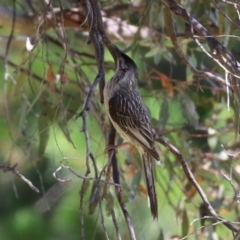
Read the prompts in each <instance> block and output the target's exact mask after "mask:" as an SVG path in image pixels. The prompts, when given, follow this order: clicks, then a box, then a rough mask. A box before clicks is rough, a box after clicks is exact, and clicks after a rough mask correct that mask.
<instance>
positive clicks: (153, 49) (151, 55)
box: [145, 46, 161, 58]
mask: <svg viewBox="0 0 240 240" xmlns="http://www.w3.org/2000/svg"><path fill="white" fill-rule="evenodd" d="M159 52H161V50H160V48H159V46H157V47H154V48H152V49H151V50H150V51H149V52H147V53H146V54H145V58H150V57H153V56H155V55H157V54H159Z"/></svg>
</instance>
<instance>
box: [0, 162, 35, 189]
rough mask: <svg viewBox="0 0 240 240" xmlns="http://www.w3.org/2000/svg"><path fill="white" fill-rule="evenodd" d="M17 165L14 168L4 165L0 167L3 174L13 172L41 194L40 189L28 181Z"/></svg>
mask: <svg viewBox="0 0 240 240" xmlns="http://www.w3.org/2000/svg"><path fill="white" fill-rule="evenodd" d="M16 167H17V163H16V164H15V165H14V166H12V167H6V166H3V165H0V169H1V170H2V171H3V172H11V173H13V174H15V175H16V176H18V177H19V178H21V179H22V180H23V181H24V182H25V183H27V184H28V186H29V187H30V188H31V189H32V190H33V191H35V192H37V193H39V190H38V188H36V187H35V186H34V185H33V184H32V182H31V181H30V180H28V179H27V178H25V177H24V176H23V175H22V174H21V173H20V172H19V171H18V170H17V169H16Z"/></svg>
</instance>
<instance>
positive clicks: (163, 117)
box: [159, 97, 169, 132]
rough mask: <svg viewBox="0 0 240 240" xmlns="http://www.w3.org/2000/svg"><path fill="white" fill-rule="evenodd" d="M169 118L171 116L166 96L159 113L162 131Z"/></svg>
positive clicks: (160, 129)
mask: <svg viewBox="0 0 240 240" xmlns="http://www.w3.org/2000/svg"><path fill="white" fill-rule="evenodd" d="M168 118H169V107H168V100H167V98H166V97H165V98H164V99H163V102H162V106H161V111H160V113H159V131H160V132H161V131H162V130H163V129H164V128H165V126H166V124H167V121H168Z"/></svg>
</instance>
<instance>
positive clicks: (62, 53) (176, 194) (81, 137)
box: [0, 0, 240, 239]
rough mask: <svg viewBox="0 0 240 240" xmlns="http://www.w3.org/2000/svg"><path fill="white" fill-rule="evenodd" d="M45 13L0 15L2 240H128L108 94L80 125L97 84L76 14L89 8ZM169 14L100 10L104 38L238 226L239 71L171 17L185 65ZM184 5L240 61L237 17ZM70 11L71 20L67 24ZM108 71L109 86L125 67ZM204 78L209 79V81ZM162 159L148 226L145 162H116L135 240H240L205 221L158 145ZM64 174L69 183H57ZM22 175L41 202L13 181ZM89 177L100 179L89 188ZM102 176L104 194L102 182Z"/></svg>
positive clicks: (230, 9)
mask: <svg viewBox="0 0 240 240" xmlns="http://www.w3.org/2000/svg"><path fill="white" fill-rule="evenodd" d="M47 2H48V1H45V3H41V4H40V3H39V2H38V1H32V2H31V1H25V2H21V1H14V0H13V1H12V2H11V3H10V2H8V1H5V2H2V3H1V6H0V26H2V28H0V41H1V44H0V59H1V63H2V64H0V76H2V79H3V80H2V82H1V83H0V91H1V97H0V106H1V112H0V116H1V117H0V132H1V137H0V143H1V144H0V157H1V158H0V167H1V169H3V170H4V171H5V172H6V173H5V174H4V171H2V172H1V174H0V181H1V183H2V184H1V188H0V191H1V196H3V197H2V198H1V200H0V202H1V204H0V208H1V216H0V222H1V224H0V238H1V239H79V238H83V236H84V235H85V239H106V238H107V236H108V237H109V239H117V230H116V228H115V227H114V220H113V218H114V217H115V218H116V222H117V226H118V227H119V229H118V230H119V234H120V235H121V236H122V239H128V238H129V235H128V234H129V232H128V229H127V224H126V222H125V219H124V216H123V213H122V211H121V207H120V206H119V203H118V200H117V197H116V192H115V191H114V186H112V185H109V184H106V182H104V181H108V182H109V181H110V182H112V177H111V169H110V168H109V167H108V166H107V165H106V164H107V163H108V160H109V158H108V157H107V154H106V153H105V148H106V145H107V139H108V129H109V124H108V120H107V116H106V113H105V109H104V107H103V105H102V104H101V103H100V100H101V96H100V94H99V91H98V89H96V90H95V91H94V95H93V98H92V99H91V105H90V109H89V111H87V113H86V119H87V123H86V125H85V124H84V118H82V117H81V116H80V117H79V113H80V112H81V110H82V109H83V107H84V104H85V101H86V97H87V95H88V93H89V90H90V87H91V84H92V83H93V82H94V79H95V77H96V76H97V75H98V73H99V72H98V69H97V63H96V55H95V52H94V46H93V45H94V44H93V43H92V42H91V41H89V36H88V34H86V33H85V32H84V31H86V30H88V26H86V24H87V20H86V19H85V17H86V16H85V15H84V17H83V18H81V14H82V12H81V11H80V12H78V13H77V14H76V15H75V12H74V11H75V10H74V11H73V10H72V9H73V8H74V7H78V8H82V6H81V5H80V4H79V3H78V1H64V2H61V1H52V2H51V4H49V5H48V4H47ZM83 2H84V1H83ZM168 2H171V1H163V3H161V2H158V1H132V2H131V3H129V2H128V1H126V2H124V1H119V3H117V4H115V3H113V2H111V1H104V2H101V9H102V11H103V12H102V15H103V16H104V18H103V20H104V24H105V31H106V33H107V35H108V37H109V39H110V40H111V41H112V42H113V43H114V44H116V45H118V46H119V48H121V49H125V50H127V54H128V55H129V56H131V57H132V58H133V59H134V61H135V62H136V64H137V66H138V69H139V86H138V90H139V92H140V93H141V95H142V97H143V100H144V102H145V104H146V105H147V108H148V110H149V113H150V114H151V120H152V125H153V127H154V129H155V132H156V134H157V135H158V136H163V137H164V138H165V139H167V140H168V142H170V143H171V144H172V145H174V146H175V147H176V148H177V149H178V150H179V151H180V153H181V154H182V155H183V157H184V159H185V160H186V162H187V163H188V165H189V167H190V169H191V171H192V173H193V175H194V177H195V179H196V181H197V183H198V184H199V185H200V186H201V188H202V189H203V191H204V192H205V194H206V196H207V198H208V199H209V201H210V203H211V205H212V206H213V207H214V209H215V210H216V211H217V212H218V213H219V214H220V215H221V216H222V217H223V218H224V219H227V220H228V221H231V222H238V221H239V206H238V202H237V201H236V198H235V197H236V195H237V194H238V186H239V183H240V178H239V171H240V168H239V163H238V161H236V160H238V159H239V139H238V138H239V136H238V134H239V133H238V132H239V127H238V126H239V94H238V91H239V90H238V86H237V84H238V81H239V80H238V78H239V74H238V69H233V68H230V67H229V66H228V65H227V70H228V71H230V72H233V73H234V74H236V77H234V76H233V75H231V74H230V73H228V72H227V70H226V69H224V68H223V66H222V65H219V64H218V62H217V61H216V59H217V55H218V54H215V55H214V52H213V51H212V48H211V47H210V46H209V42H207V40H206V39H207V37H200V34H199V33H198V32H197V31H196V29H192V26H189V24H187V23H186V21H183V19H181V18H179V17H178V16H174V15H173V13H172V17H173V20H174V30H175V34H176V38H177V42H178V45H179V46H180V48H181V51H182V53H183V54H184V56H185V57H186V59H187V60H188V62H189V65H188V64H186V62H185V60H184V58H183V57H182V56H180V55H179V51H178V49H177V46H176V45H174V37H171V29H169V28H171V23H170V20H169V16H168V15H167V11H168V10H167V9H168V7H167V6H168V5H167V3H168ZM173 2H174V1H173ZM183 2H184V1H183ZM183 2H179V4H182V7H183V8H184V9H187V10H188V11H189V13H190V14H191V16H194V18H195V19H197V21H198V22H199V23H201V24H202V25H203V26H204V27H206V28H207V29H208V31H209V33H211V34H212V35H214V37H215V39H218V40H219V41H220V42H221V43H223V45H224V46H225V47H226V48H227V49H228V50H229V51H230V52H231V53H232V54H233V55H234V56H235V58H236V61H237V60H239V53H238V37H237V36H238V35H239V26H238V21H239V16H238V9H239V5H238V4H237V3H236V4H235V5H234V4H230V3H229V2H228V3H227V1H199V0H194V1H193V0H191V1H187V2H186V3H183ZM5 7H8V10H6V8H5ZM56 8H60V10H59V9H56ZM14 9H15V14H13V13H14ZM66 9H70V10H71V11H73V12H70V14H68V12H67V10H66ZM3 13H4V14H3ZM29 13H32V15H30V14H29ZM47 14H48V15H47ZM51 14H52V15H51ZM179 15H181V14H179ZM1 16H2V17H1ZM37 16H38V17H37ZM50 16H52V18H51V17H50ZM53 16H54V17H53ZM76 16H78V18H79V19H80V20H78V18H75V17H76ZM14 18H15V19H16V21H15V23H14V24H13V25H12V22H13V21H12V19H14ZM81 19H85V20H86V21H85V22H81ZM7 20H8V21H7ZM111 21H114V22H111ZM1 22H2V23H1ZM63 22H64V24H65V26H64V28H63V27H62V25H63ZM111 24H112V25H111ZM121 24H122V25H121ZM120 26H121V27H122V28H121V27H120ZM126 27H127V28H126ZM12 29H15V30H14V31H13V32H11V30H12ZM192 30H194V31H193V32H192ZM134 31H135V32H134ZM191 33H193V34H194V36H198V37H199V38H197V37H196V38H193V36H191ZM22 36H24V37H22ZM27 37H28V40H29V41H30V42H31V44H30V45H31V46H33V48H34V49H33V50H31V51H27V49H26V47H25V43H26V39H27ZM196 39H197V40H199V43H200V45H199V44H198V42H197V41H196ZM216 46H219V45H216ZM201 47H203V48H204V49H205V50H206V51H207V52H209V53H211V55H212V56H213V57H214V58H215V60H214V59H212V58H210V57H209V56H207V54H206V52H204V51H203V48H201ZM213 49H214V47H213ZM216 49H217V48H216ZM216 51H218V49H217V50H216ZM224 51H225V50H224ZM215 56H216V57H215ZM225 60H226V61H225V62H230V60H229V59H227V58H225ZM224 66H225V65H224ZM232 67H233V66H232ZM104 69H105V74H106V76H105V78H106V80H109V79H110V78H111V77H112V75H113V73H114V70H115V66H114V63H113V60H112V56H111V54H110V53H109V51H108V49H107V48H105V55H104ZM194 69H195V70H196V71H195V70H194ZM197 70H198V71H202V72H204V74H205V73H207V74H205V75H204V74H202V75H201V76H200V74H197ZM226 73H228V74H226ZM226 86H228V87H226ZM85 127H86V128H87V129H85ZM88 134H89V139H88V138H87V136H88ZM121 141H122V140H121V139H120V138H119V137H117V142H118V143H121ZM157 148H158V151H159V154H160V156H161V160H162V163H163V164H162V165H161V166H158V165H157V164H156V165H155V176H156V180H157V181H156V185H157V195H158V202H159V219H158V221H156V222H154V221H153V220H152V218H151V216H150V210H149V208H148V201H147V193H146V187H145V182H144V178H143V177H142V163H141V162H142V160H141V159H140V157H139V155H138V153H137V152H136V149H135V148H134V147H132V146H130V145H129V146H124V147H123V148H121V149H119V150H118V152H117V159H118V166H119V173H120V178H121V186H122V193H123V199H124V202H125V204H126V206H127V210H128V211H129V214H130V216H131V218H132V222H133V226H134V230H135V233H136V238H137V239H170V238H171V237H172V239H174V238H173V237H174V236H175V239H180V238H181V237H182V238H184V237H185V236H188V237H189V239H190V238H191V239H195V238H196V239H206V236H208V239H227V238H230V237H231V236H232V232H231V231H230V230H229V229H228V228H227V227H226V226H224V225H223V224H221V222H219V220H217V219H214V218H208V219H204V216H210V215H211V213H210V212H209V209H208V208H206V206H205V205H204V204H203V200H202V198H201V196H200V195H199V192H197V191H196V189H195V187H194V186H193V184H192V182H191V181H189V179H188V178H187V177H186V175H185V172H184V170H183V169H182V165H181V164H180V162H179V159H178V158H177V156H176V155H174V154H173V153H172V152H170V151H169V149H168V148H166V147H164V146H163V145H162V144H159V143H157ZM89 150H91V152H90V153H89V152H88V151H89ZM91 154H92V155H93V156H94V157H93V159H94V160H93V159H92V158H91V156H92V155H91ZM15 164H17V166H15ZM88 164H89V166H90V169H91V173H90V174H89V175H87V174H86V171H87V165H88ZM7 166H9V167H13V166H14V168H12V169H9V168H8V169H7ZM60 166H61V171H58V172H56V169H57V168H59V167H60ZM14 169H17V170H19V172H20V173H21V174H23V176H25V177H26V178H27V179H28V180H30V181H31V182H32V184H33V185H34V186H35V187H37V188H38V189H39V191H40V193H36V192H34V191H33V190H32V189H31V188H28V185H27V184H26V182H24V181H21V179H20V178H18V177H17V176H15V175H14V174H11V171H12V172H13V173H14V171H13V170H14ZM10 170H11V171H10ZM7 171H10V172H7ZM53 175H55V178H54V176H53ZM85 175H86V176H85ZM84 176H85V178H91V179H87V180H86V179H85V180H84ZM99 176H100V178H101V180H102V181H101V182H99V181H96V179H97V178H99ZM68 179H72V181H67V180H68ZM58 180H60V181H62V182H59V181H58ZM83 183H84V184H83ZM83 188H84V189H83ZM79 208H80V211H79ZM201 217H202V218H201ZM200 218H201V219H200ZM83 219H84V226H82V221H83ZM213 223H215V224H216V226H214V224H213ZM105 229H106V230H105ZM217 236H218V238H217Z"/></svg>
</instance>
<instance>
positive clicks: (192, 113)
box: [179, 94, 199, 128]
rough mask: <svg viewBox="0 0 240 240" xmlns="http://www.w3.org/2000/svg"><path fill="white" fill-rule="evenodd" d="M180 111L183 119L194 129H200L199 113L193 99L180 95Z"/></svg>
mask: <svg viewBox="0 0 240 240" xmlns="http://www.w3.org/2000/svg"><path fill="white" fill-rule="evenodd" d="M179 98H180V109H181V112H182V115H183V117H185V119H186V120H187V122H188V123H189V124H190V125H191V126H193V127H194V128H197V127H198V119H199V116H198V113H197V111H196V107H195V104H194V102H193V101H192V99H191V98H190V97H189V96H188V95H186V94H181V95H180V97H179Z"/></svg>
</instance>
